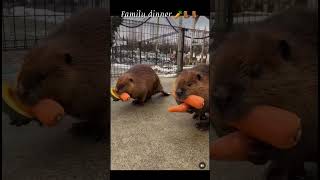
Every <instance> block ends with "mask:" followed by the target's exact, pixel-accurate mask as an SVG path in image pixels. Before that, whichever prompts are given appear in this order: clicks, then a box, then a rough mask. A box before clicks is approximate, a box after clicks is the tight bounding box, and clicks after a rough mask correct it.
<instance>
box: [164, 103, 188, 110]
mask: <svg viewBox="0 0 320 180" xmlns="http://www.w3.org/2000/svg"><path fill="white" fill-rule="evenodd" d="M188 109H189V105H187V104H185V103H181V104H179V105H176V106H171V107H169V108H168V111H169V112H186V111H187V110H188Z"/></svg>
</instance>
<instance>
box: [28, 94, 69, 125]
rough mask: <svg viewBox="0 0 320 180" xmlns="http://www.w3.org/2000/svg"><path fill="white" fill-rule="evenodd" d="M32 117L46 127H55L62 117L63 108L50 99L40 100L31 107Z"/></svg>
mask: <svg viewBox="0 0 320 180" xmlns="http://www.w3.org/2000/svg"><path fill="white" fill-rule="evenodd" d="M31 111H32V113H33V114H34V116H35V117H36V118H37V119H38V120H39V121H40V122H42V123H43V124H44V125H46V126H54V125H56V124H57V123H58V122H59V121H60V120H61V119H62V117H63V115H64V109H63V107H62V106H61V105H60V104H58V103H57V102H56V101H53V100H51V99H43V100H40V101H39V102H38V103H37V104H36V105H35V106H33V107H31Z"/></svg>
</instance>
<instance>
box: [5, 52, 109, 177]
mask: <svg viewBox="0 0 320 180" xmlns="http://www.w3.org/2000/svg"><path fill="white" fill-rule="evenodd" d="M23 54H24V52H23V51H17V52H15V51H10V52H2V81H4V80H5V81H8V82H13V81H14V80H15V77H16V72H17V70H18V69H19V66H20V64H21V60H22V56H23ZM76 121H77V120H76V119H73V118H71V117H69V116H67V117H65V118H64V119H63V120H62V121H61V122H60V123H59V124H58V125H57V126H55V127H52V128H45V127H40V126H39V125H38V124H37V123H36V122H32V123H30V124H28V125H26V126H22V127H15V126H11V125H9V122H10V119H9V117H8V116H7V115H6V114H5V113H2V123H1V124H2V179H3V180H53V179H54V180H71V179H77V180H78V179H79V180H92V179H94V180H105V179H107V178H108V174H109V171H108V169H109V168H108V167H110V166H109V162H110V160H109V157H108V156H107V153H108V152H109V145H107V144H105V143H103V142H96V141H95V140H94V139H92V138H85V137H76V136H72V134H71V133H69V132H68V129H69V128H70V127H71V125H72V123H73V122H76Z"/></svg>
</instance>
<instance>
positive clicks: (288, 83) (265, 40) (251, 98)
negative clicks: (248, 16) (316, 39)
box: [211, 32, 303, 119]
mask: <svg viewBox="0 0 320 180" xmlns="http://www.w3.org/2000/svg"><path fill="white" fill-rule="evenodd" d="M292 47H293V46H292V44H290V43H289V41H287V40H285V39H281V38H278V37H276V36H274V35H273V34H271V33H264V32H237V33H232V34H231V35H230V36H229V37H228V38H227V39H226V40H225V41H224V43H223V44H221V46H220V47H219V48H218V49H217V52H216V54H215V57H214V59H213V69H212V73H213V76H212V77H213V87H214V88H213V90H211V92H212V95H213V103H212V104H213V105H214V114H215V115H220V116H221V117H222V119H238V118H239V116H240V115H243V114H244V113H246V112H247V111H249V110H250V109H251V108H252V107H253V106H255V105H259V104H264V105H273V106H278V107H279V106H280V108H285V107H281V105H282V104H283V103H284V102H289V101H291V102H293V99H294V98H295V97H296V96H299V90H298V89H297V86H298V84H300V83H303V82H301V81H299V78H298V77H299V71H298V70H297V69H298V68H297V64H296V62H297V61H296V59H295V58H294V56H293V49H292ZM301 76H303V75H302V74H301ZM292 98H293V99H292Z"/></svg>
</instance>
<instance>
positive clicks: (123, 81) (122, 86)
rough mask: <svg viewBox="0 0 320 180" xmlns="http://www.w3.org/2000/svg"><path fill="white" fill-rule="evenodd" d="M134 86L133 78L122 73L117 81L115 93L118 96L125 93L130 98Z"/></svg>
mask: <svg viewBox="0 0 320 180" xmlns="http://www.w3.org/2000/svg"><path fill="white" fill-rule="evenodd" d="M134 84H135V79H134V77H133V76H132V75H130V74H129V73H124V74H122V75H121V76H120V77H119V78H118V81H117V84H116V92H117V93H118V94H122V93H124V92H126V93H128V94H130V96H132V93H133V88H134Z"/></svg>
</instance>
